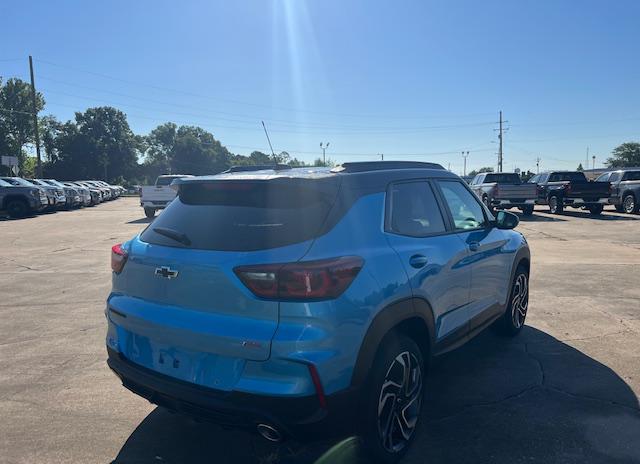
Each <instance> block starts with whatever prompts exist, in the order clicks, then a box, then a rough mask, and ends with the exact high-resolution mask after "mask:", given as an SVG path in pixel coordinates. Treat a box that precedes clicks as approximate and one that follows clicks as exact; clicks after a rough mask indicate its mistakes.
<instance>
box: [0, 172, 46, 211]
mask: <svg viewBox="0 0 640 464" xmlns="http://www.w3.org/2000/svg"><path fill="white" fill-rule="evenodd" d="M48 204H49V202H48V199H47V194H46V193H45V191H44V190H42V189H41V188H39V187H36V186H32V187H26V186H20V185H17V186H14V185H11V184H10V183H9V182H5V181H4V180H2V179H0V210H1V211H6V212H7V213H8V214H9V216H11V217H13V218H18V217H23V216H27V215H29V214H32V213H37V212H39V211H42V210H43V209H44V208H46V207H47V206H48Z"/></svg>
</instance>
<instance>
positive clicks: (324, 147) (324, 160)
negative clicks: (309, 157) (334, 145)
mask: <svg viewBox="0 0 640 464" xmlns="http://www.w3.org/2000/svg"><path fill="white" fill-rule="evenodd" d="M327 148H329V142H327V143H326V144H325V145H324V146H323V145H322V142H320V149H321V150H322V165H323V166H326V165H327V157H326V150H327Z"/></svg>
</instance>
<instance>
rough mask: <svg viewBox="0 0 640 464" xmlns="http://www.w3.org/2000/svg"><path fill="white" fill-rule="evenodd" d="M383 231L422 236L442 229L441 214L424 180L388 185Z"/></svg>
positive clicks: (436, 232)
mask: <svg viewBox="0 0 640 464" xmlns="http://www.w3.org/2000/svg"><path fill="white" fill-rule="evenodd" d="M390 196H391V198H390V201H389V203H388V208H389V211H388V220H387V221H388V223H387V230H388V231H389V232H394V233H396V234H400V235H408V236H411V237H425V236H427V235H433V234H439V233H442V232H444V231H445V226H444V220H443V219H442V213H441V212H440V208H439V207H438V203H437V202H436V198H435V195H434V194H433V190H431V186H430V185H429V183H428V182H424V181H421V182H406V183H401V184H394V185H392V186H391V191H390Z"/></svg>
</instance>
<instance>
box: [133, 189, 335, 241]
mask: <svg viewBox="0 0 640 464" xmlns="http://www.w3.org/2000/svg"><path fill="white" fill-rule="evenodd" d="M337 192H338V182H337V181H336V180H335V179H330V180H317V181H310V180H295V179H282V180H273V181H268V182H265V181H254V182H252V181H240V180H237V181H236V180H229V181H212V182H207V183H190V184H183V185H181V186H180V190H179V192H178V197H177V198H176V199H175V200H174V201H172V202H171V203H170V204H169V206H167V208H166V209H165V210H164V211H163V212H162V214H161V215H160V216H158V218H157V219H156V220H155V221H153V223H152V224H150V225H149V227H147V229H145V231H144V232H143V233H142V235H141V239H142V240H143V241H145V242H148V243H154V244H157V245H165V246H174V247H187V248H195V249H202V250H219V251H255V250H265V249H269V248H276V247H281V246H286V245H291V244H294V243H300V242H303V241H305V240H310V239H312V238H315V237H316V236H317V234H318V233H319V231H320V230H321V229H322V227H323V226H325V220H326V219H327V216H328V214H329V211H330V210H331V208H332V206H333V204H334V203H335V200H336V196H337ZM336 220H337V219H336ZM162 229H165V230H166V229H169V230H170V231H171V232H174V233H177V234H179V235H182V236H184V237H186V238H188V242H189V245H181V244H180V243H178V242H176V241H175V240H173V239H171V238H169V237H167V236H166V234H162V233H158V232H157V230H162Z"/></svg>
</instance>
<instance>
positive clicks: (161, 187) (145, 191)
mask: <svg viewBox="0 0 640 464" xmlns="http://www.w3.org/2000/svg"><path fill="white" fill-rule="evenodd" d="M183 177H193V176H189V175H186V174H167V175H164V176H158V178H157V179H156V183H155V185H149V186H145V187H142V189H141V190H140V206H142V207H143V208H144V214H145V216H147V217H148V218H152V217H153V216H155V215H156V211H157V210H159V209H164V208H165V207H166V206H167V205H168V204H169V203H171V202H172V201H173V199H174V198H175V197H176V191H175V190H174V189H172V188H171V187H170V185H171V182H173V180H174V179H181V178H183Z"/></svg>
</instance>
